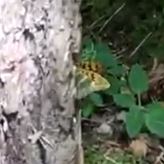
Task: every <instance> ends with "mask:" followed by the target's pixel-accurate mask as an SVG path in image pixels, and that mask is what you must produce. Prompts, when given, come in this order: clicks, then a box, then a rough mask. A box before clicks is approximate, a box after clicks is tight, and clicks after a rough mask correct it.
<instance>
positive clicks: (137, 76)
mask: <svg viewBox="0 0 164 164" xmlns="http://www.w3.org/2000/svg"><path fill="white" fill-rule="evenodd" d="M129 85H130V87H131V89H132V91H133V92H134V93H136V94H141V93H142V92H145V91H147V89H148V76H147V74H146V72H145V71H144V70H143V69H142V67H141V66H140V65H138V64H135V65H133V66H132V69H131V71H130V73H129Z"/></svg>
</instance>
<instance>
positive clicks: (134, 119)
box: [125, 106, 144, 137]
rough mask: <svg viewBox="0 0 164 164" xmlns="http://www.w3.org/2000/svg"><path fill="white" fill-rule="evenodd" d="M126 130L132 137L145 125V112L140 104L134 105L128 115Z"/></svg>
mask: <svg viewBox="0 0 164 164" xmlns="http://www.w3.org/2000/svg"><path fill="white" fill-rule="evenodd" d="M125 123H126V130H127V133H128V135H129V136H130V137H135V136H137V135H138V134H139V133H140V131H141V128H142V127H143V125H144V113H143V111H142V110H141V108H140V107H139V106H133V107H131V108H130V111H129V112H128V113H127V115H126V122H125Z"/></svg>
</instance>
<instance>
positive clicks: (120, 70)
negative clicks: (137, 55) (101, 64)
mask: <svg viewBox="0 0 164 164" xmlns="http://www.w3.org/2000/svg"><path fill="white" fill-rule="evenodd" d="M107 71H108V73H111V74H112V75H114V76H122V75H124V74H125V73H126V68H125V67H123V65H116V66H114V67H112V68H111V69H109V70H107Z"/></svg>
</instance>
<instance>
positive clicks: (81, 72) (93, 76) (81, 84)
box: [76, 68, 110, 99]
mask: <svg viewBox="0 0 164 164" xmlns="http://www.w3.org/2000/svg"><path fill="white" fill-rule="evenodd" d="M109 87H110V84H109V82H108V81H107V80H106V79H105V78H103V77H102V76H101V75H100V74H98V73H95V72H93V71H88V70H85V69H82V68H76V98H77V99H81V98H84V97H86V96H87V95H89V94H90V93H92V92H95V91H100V90H105V89H107V88H109Z"/></svg>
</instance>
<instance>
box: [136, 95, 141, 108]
mask: <svg viewBox="0 0 164 164" xmlns="http://www.w3.org/2000/svg"><path fill="white" fill-rule="evenodd" d="M137 100H138V105H139V106H141V95H140V94H139V93H138V94H137Z"/></svg>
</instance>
